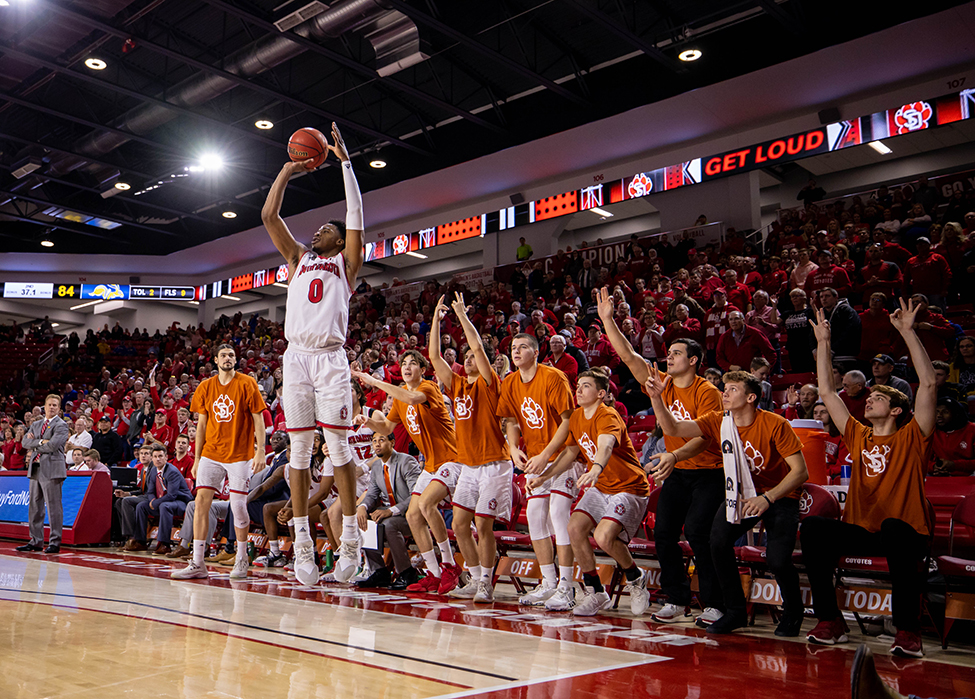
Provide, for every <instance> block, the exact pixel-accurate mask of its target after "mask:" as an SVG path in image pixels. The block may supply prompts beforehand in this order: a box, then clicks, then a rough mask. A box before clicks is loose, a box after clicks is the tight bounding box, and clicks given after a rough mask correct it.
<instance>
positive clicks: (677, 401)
mask: <svg viewBox="0 0 975 699" xmlns="http://www.w3.org/2000/svg"><path fill="white" fill-rule="evenodd" d="M650 371H656V372H657V376H658V377H659V378H660V380H661V381H663V380H664V379H665V378H666V376H667V375H666V374H665V373H664V372H662V371H660V370H659V369H657V368H655V367H650ZM646 390H647V388H646V386H644V387H643V392H644V393H646ZM661 398H662V399H663V402H664V405H666V406H667V407H668V408H670V412H672V413H673V414H674V417H675V418H677V419H678V420H694V419H695V418H696V417H698V416H701V415H706V414H708V413H711V412H714V411H716V410H717V411H718V412H721V410H722V406H721V391H719V390H718V389H717V388H716V387H715V386H714V384H712V383H711V382H710V381H708V380H707V379H705V378H704V377H702V376H695V377H694V382H693V383H692V384H691V385H690V386H688V387H687V388H678V387H677V386H675V385H674V380H673V378H671V380H670V381H668V382H667V386H666V388H664V393H663V396H661ZM689 441H691V440H689V439H681V438H680V437H670V436H668V435H664V444H665V445H666V447H667V451H669V452H674V451H676V450H677V449H680V448H681V447H682V446H684V445H685V444H687V443H688V442H689ZM719 443H720V440H717V439H709V440H708V445H707V447H706V448H705V449H704V451H702V452H701V453H700V454H698V455H697V456H695V457H694V458H691V459H684V460H683V461H680V462H678V463H677V466H676V467H675V468H686V469H699V468H721V467H722V466H721V448H720V446H719Z"/></svg>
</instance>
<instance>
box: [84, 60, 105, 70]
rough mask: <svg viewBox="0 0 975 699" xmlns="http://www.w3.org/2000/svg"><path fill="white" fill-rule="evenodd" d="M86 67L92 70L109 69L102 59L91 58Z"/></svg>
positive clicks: (86, 62)
mask: <svg viewBox="0 0 975 699" xmlns="http://www.w3.org/2000/svg"><path fill="white" fill-rule="evenodd" d="M85 65H86V66H88V67H89V68H91V69H92V70H105V69H106V68H108V64H107V63H106V62H105V61H103V60H102V59H100V58H89V59H87V60H86V61H85Z"/></svg>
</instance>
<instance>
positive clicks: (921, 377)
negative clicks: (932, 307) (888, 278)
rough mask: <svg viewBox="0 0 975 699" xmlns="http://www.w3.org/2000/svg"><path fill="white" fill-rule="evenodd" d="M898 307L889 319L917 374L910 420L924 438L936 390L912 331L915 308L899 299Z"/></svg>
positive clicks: (931, 369)
mask: <svg viewBox="0 0 975 699" xmlns="http://www.w3.org/2000/svg"><path fill="white" fill-rule="evenodd" d="M900 304H901V307H900V308H898V309H897V310H896V311H894V312H893V313H892V314H891V316H890V322H891V325H893V326H894V327H895V328H897V332H899V333H900V334H901V337H903V338H904V344H906V345H907V350H908V352H910V354H911V364H913V365H914V371H916V372H917V381H918V386H917V393H916V394H915V396H914V419H915V420H917V426H918V427H920V428H921V432H922V433H924V436H925V437H927V436H929V435H930V434H931V433H932V432H934V425H935V423H934V412H935V407H936V406H937V404H938V387H937V385H936V383H935V377H934V366H933V365H932V364H931V358H930V357H929V356H928V353H927V350H925V349H924V345H922V344H921V340H920V339H919V338H918V336H917V333H916V332H914V323H915V320H914V319H915V317H916V316H917V308H916V307H915V306H914V302H913V301H908V302H907V303H905V302H904V299H900Z"/></svg>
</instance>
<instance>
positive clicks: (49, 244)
mask: <svg viewBox="0 0 975 699" xmlns="http://www.w3.org/2000/svg"><path fill="white" fill-rule="evenodd" d="M41 245H43V246H44V247H46V248H53V247H54V243H53V242H51V241H50V240H47V239H45V240H42V241H41Z"/></svg>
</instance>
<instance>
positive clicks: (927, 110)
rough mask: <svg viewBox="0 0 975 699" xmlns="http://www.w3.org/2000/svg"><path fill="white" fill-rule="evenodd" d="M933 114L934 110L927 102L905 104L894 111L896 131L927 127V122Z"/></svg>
mask: <svg viewBox="0 0 975 699" xmlns="http://www.w3.org/2000/svg"><path fill="white" fill-rule="evenodd" d="M933 114H934V110H933V109H931V105H930V104H928V103H927V102H912V103H911V104H905V105H904V106H903V107H901V108H900V109H898V110H897V111H896V112H895V113H894V125H895V126H896V127H897V133H898V134H903V133H910V132H911V131H920V130H921V129H926V128H928V122H929V121H930V120H931V116H932V115H933Z"/></svg>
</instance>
